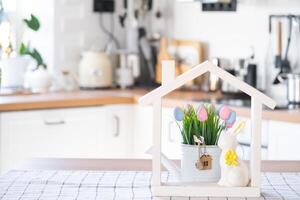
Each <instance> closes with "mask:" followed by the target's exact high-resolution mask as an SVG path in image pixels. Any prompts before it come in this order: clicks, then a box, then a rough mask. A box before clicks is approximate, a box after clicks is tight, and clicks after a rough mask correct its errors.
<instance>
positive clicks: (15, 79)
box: [1, 56, 30, 88]
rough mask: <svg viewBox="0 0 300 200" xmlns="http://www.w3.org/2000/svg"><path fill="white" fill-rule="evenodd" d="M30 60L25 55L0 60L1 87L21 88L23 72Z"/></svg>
mask: <svg viewBox="0 0 300 200" xmlns="http://www.w3.org/2000/svg"><path fill="white" fill-rule="evenodd" d="M29 62H30V59H28V58H27V57H25V56H22V57H16V58H7V59H3V60H2V61H1V88H22V87H23V83H24V73H25V71H26V68H27V66H28V64H29Z"/></svg>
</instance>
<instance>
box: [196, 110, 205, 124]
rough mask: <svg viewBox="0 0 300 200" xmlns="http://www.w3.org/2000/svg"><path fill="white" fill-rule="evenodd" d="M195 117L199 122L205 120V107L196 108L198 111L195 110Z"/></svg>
mask: <svg viewBox="0 0 300 200" xmlns="http://www.w3.org/2000/svg"><path fill="white" fill-rule="evenodd" d="M197 118H198V120H199V121H201V122H204V121H206V120H207V112H206V109H205V108H204V107H203V106H201V107H200V108H199V109H198V112H197Z"/></svg>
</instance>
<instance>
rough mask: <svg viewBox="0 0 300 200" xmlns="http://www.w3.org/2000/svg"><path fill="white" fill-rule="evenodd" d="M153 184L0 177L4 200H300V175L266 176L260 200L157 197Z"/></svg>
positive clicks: (63, 174) (53, 175)
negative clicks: (153, 193)
mask: <svg viewBox="0 0 300 200" xmlns="http://www.w3.org/2000/svg"><path fill="white" fill-rule="evenodd" d="M150 180H151V172H149V171H147V172H142V171H62V170H59V171H51V170H41V171H37V170H35V171H21V170H15V171H10V172H8V173H6V174H5V175H3V176H2V177H0V200H2V199H3V200H62V199H63V200H150V199H151V200H165V199H167V200H224V199H225V200H281V199H284V200H300V174H299V173H263V174H262V193H261V197H260V198H229V197H228V198H213V197H210V198H196V197H153V196H152V194H151V187H150ZM162 181H164V182H168V181H172V177H171V176H170V175H169V173H167V172H163V173H162Z"/></svg>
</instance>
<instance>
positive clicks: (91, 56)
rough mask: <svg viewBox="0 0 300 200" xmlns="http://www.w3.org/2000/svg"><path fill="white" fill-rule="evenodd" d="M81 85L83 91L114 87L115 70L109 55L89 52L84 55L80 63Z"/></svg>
mask: <svg viewBox="0 0 300 200" xmlns="http://www.w3.org/2000/svg"><path fill="white" fill-rule="evenodd" d="M79 85H80V88H82V89H99V88H109V87H112V85H113V69H112V63H111V60H110V56H109V55H108V54H107V53H104V52H97V51H87V52H84V53H83V54H82V58H81V60H80V63H79Z"/></svg>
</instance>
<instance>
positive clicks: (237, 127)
mask: <svg viewBox="0 0 300 200" xmlns="http://www.w3.org/2000/svg"><path fill="white" fill-rule="evenodd" d="M245 126H246V122H245V121H244V120H239V121H238V122H237V123H235V125H234V126H233V127H232V130H233V131H232V132H231V134H234V135H237V134H239V133H240V132H241V131H242V130H243V129H244V128H245Z"/></svg>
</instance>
